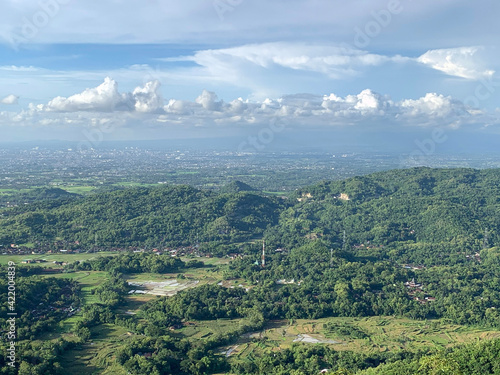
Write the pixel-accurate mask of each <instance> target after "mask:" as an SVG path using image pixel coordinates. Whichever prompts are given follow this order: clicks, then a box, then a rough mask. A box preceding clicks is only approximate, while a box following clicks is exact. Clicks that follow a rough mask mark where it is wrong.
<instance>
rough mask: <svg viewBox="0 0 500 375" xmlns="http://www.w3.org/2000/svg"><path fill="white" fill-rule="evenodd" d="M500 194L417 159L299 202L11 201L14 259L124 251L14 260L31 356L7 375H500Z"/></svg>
mask: <svg viewBox="0 0 500 375" xmlns="http://www.w3.org/2000/svg"><path fill="white" fill-rule="evenodd" d="M499 193H500V170H487V171H476V170H469V169H457V170H432V169H427V168H418V169H412V170H397V171H390V172H384V173H377V174H373V175H370V176H365V177H355V178H351V179H348V180H345V181H338V182H325V183H321V184H318V185H315V186H311V187H308V188H303V189H301V190H298V191H296V192H294V193H293V194H291V195H289V196H288V199H283V198H279V197H269V196H267V195H266V194H264V193H262V192H257V191H253V189H252V188H251V187H249V186H247V185H245V184H242V183H235V184H232V185H230V186H228V187H227V189H226V190H224V191H221V192H213V191H203V190H197V189H194V188H191V187H187V186H176V187H168V186H161V187H154V188H151V187H147V188H146V187H139V188H138V187H131V188H128V189H124V190H120V191H112V192H106V193H99V194H95V195H92V196H87V197H60V198H55V199H52V197H46V198H43V199H41V200H39V201H38V200H36V202H34V203H30V204H27V205H23V206H19V207H14V208H9V209H4V210H2V211H1V212H0V215H1V216H0V243H2V244H4V247H3V250H4V251H5V252H15V251H16V250H13V249H14V248H13V247H12V246H11V244H21V243H31V244H32V245H34V246H35V247H36V248H38V247H39V248H40V249H43V248H44V247H45V248H51V247H54V246H55V247H59V246H65V247H67V248H73V249H76V248H78V249H80V250H83V249H96V248H105V249H112V248H114V247H121V248H122V249H121V251H120V252H119V253H118V252H112V253H108V254H102V255H99V254H89V253H85V254H64V255H62V254H59V253H57V254H51V255H48V254H43V255H39V254H31V255H16V257H17V258H15V259H16V261H17V262H18V263H19V261H20V260H23V259H40V258H42V259H47V261H48V262H47V263H35V264H29V265H27V266H26V267H24V265H23V266H19V267H18V271H17V272H18V279H17V281H16V283H17V287H18V288H19V290H22V291H23V294H22V296H20V297H19V299H18V308H19V312H20V317H19V320H18V324H19V327H20V328H19V331H18V335H19V340H20V346H19V349H20V352H22V354H20V356H19V358H20V363H21V365H20V366H19V369H17V370H16V371H14V370H11V369H9V368H8V367H7V366H6V362H5V358H4V362H1V363H0V364H1V366H3V369H2V370H0V373H5V374H11V373H18V374H65V373H82V374H92V373H99V374H127V373H128V374H138V375H139V374H141V375H142V374H181V375H188V374H222V373H228V374H232V375H240V374H241V375H243V374H271V373H272V374H293V375H302V374H304V375H305V374H317V373H319V372H320V371H321V370H323V369H329V370H330V372H329V373H333V374H364V375H370V374H372V375H376V374H393V375H399V374H464V375H465V374H495V373H500V370H499V368H498V364H497V361H495V359H496V358H497V357H498V355H499V354H500V353H499V351H500V344H499V342H500V331H499V330H500V315H499V312H498V310H497V308H498V307H499V305H500V283H499V282H498V281H499V280H500V267H499V266H500V260H499V259H500V250H499V247H498V234H497V233H498V230H499V229H500V228H499V226H500V221H499V219H498V218H499V217H500V215H499V213H500V212H499V209H500V202H499V197H500V194H499ZM344 231H345V235H344ZM262 239H265V243H266V264H265V267H263V266H261V263H260V261H261V251H262V242H261V240H262ZM197 244H199V246H195V245H197ZM139 246H140V247H144V248H146V249H150V250H151V249H153V248H154V249H155V251H147V250H146V251H145V252H133V251H125V249H131V248H133V247H139ZM166 247H185V248H186V249H188V250H186V252H185V253H186V256H185V257H183V258H182V259H181V258H180V257H177V256H171V253H170V250H171V249H170V248H168V249H167V251H165V248H166ZM19 251H22V250H19ZM172 251H173V253H174V254H175V253H176V251H177V250H175V249H174V250H172ZM198 254H208V256H210V255H214V254H215V255H220V256H226V255H227V257H226V258H224V259H221V258H205V257H203V258H201V257H197V255H198ZM229 255H230V257H231V258H232V259H233V260H232V261H229ZM49 257H50V259H49ZM11 259H14V256H11V255H6V256H2V257H0V263H2V264H5V260H11ZM52 259H54V260H56V261H58V262H62V261H64V262H65V263H69V264H66V265H64V266H63V265H62V264H57V265H54V264H53V263H49V262H50V261H52ZM55 266H57V268H59V270H51V269H49V270H47V269H46V268H52V267H54V268H56V267H55ZM4 269H6V267H5V266H4ZM59 271H60V272H59ZM4 272H5V271H4ZM3 280H4V281H3V284H2V285H4V286H3V288H4V290H5V288H6V284H5V283H6V278H5V277H3ZM0 287H1V285H0ZM137 291H139V292H142V293H140V294H137ZM132 293H133V294H132ZM155 294H156V295H158V297H155V296H153V295H155ZM2 298H4V301H3V303H2V305H1V306H3V307H2V308H3V309H4V313H5V312H6V310H5V309H6V307H7V304H6V300H5V299H6V295H4V296H3V297H2ZM0 302H2V301H0ZM3 316H5V314H4V315H3ZM42 316H43V319H42V318H41V317H42ZM33 320H35V322H34V323H32V321H33ZM1 323H2V324H3V326H4V327H5V326H6V322H5V319H4V320H3V321H2V322H1ZM4 345H5V344H4ZM3 349H5V348H3Z"/></svg>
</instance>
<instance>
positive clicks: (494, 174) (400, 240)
mask: <svg viewBox="0 0 500 375" xmlns="http://www.w3.org/2000/svg"><path fill="white" fill-rule="evenodd" d="M499 192H500V170H498V169H492V170H473V169H430V168H414V169H407V170H393V171H388V172H380V173H375V174H372V175H368V176H362V177H354V178H350V179H347V180H343V181H333V182H324V183H320V184H317V185H314V186H309V187H306V188H303V189H300V190H298V191H296V192H294V193H293V194H291V196H289V197H287V199H283V198H278V197H274V196H269V195H267V194H264V193H262V192H257V191H252V189H251V187H249V186H248V185H246V184H243V183H233V184H231V185H230V186H228V187H227V188H226V189H224V190H223V191H220V192H218V193H217V192H212V191H203V190H198V189H195V188H192V187H188V186H182V185H180V186H161V187H154V188H130V189H125V190H120V191H113V192H107V193H100V194H95V195H91V196H87V197H81V198H78V199H76V198H75V197H72V199H67V197H66V198H65V199H58V200H49V201H43V202H41V203H33V204H27V205H22V206H18V207H14V208H10V209H4V210H2V211H0V215H1V216H0V245H1V244H3V245H9V244H12V243H15V244H25V243H35V244H40V245H42V244H49V243H54V242H55V241H56V240H57V241H59V242H60V243H61V246H64V247H74V248H80V247H83V248H84V249H88V248H90V247H93V246H97V247H100V248H105V247H111V246H145V247H150V248H151V247H159V246H180V245H193V244H196V243H205V244H209V243H219V244H230V243H235V242H240V241H246V240H249V239H252V238H255V237H262V236H265V237H266V238H268V239H269V240H270V241H271V242H272V244H273V245H276V246H281V247H293V246H297V245H303V244H305V243H307V242H308V241H309V240H314V239H318V238H321V239H323V240H325V241H326V242H328V243H329V244H330V245H331V246H334V247H336V248H339V247H342V246H344V245H348V246H355V245H362V244H364V245H368V244H370V245H371V246H379V247H382V246H389V247H392V250H393V253H398V256H400V257H406V258H407V261H408V262H417V263H423V262H425V261H428V260H429V258H428V255H429V254H431V253H434V254H436V253H440V254H442V256H441V258H443V259H441V261H442V262H447V261H449V259H448V258H449V257H452V256H453V254H451V251H452V249H451V247H453V248H455V249H456V248H460V249H461V251H465V252H473V251H474V250H478V249H481V247H482V245H483V243H484V242H485V241H488V244H487V245H493V244H496V243H497V241H498V234H497V233H498V229H499V227H500V215H498V213H499V212H500V202H499V199H500V198H499V197H500V194H499ZM344 231H345V232H346V236H345V237H344V234H343V233H344ZM485 237H487V238H485ZM396 245H397V246H396ZM396 247H397V250H396ZM416 248H418V249H419V251H418V253H420V254H425V256H421V257H415V256H414V255H412V254H413V253H416V252H415V249H416ZM387 252H390V250H389V249H388V250H387ZM432 261H435V260H434V259H433V260H432Z"/></svg>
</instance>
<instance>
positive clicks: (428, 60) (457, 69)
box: [417, 47, 495, 79]
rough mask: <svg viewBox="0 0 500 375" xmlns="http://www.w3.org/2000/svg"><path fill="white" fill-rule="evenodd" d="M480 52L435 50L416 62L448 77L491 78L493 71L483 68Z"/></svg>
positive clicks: (478, 48)
mask: <svg viewBox="0 0 500 375" xmlns="http://www.w3.org/2000/svg"><path fill="white" fill-rule="evenodd" d="M480 51H481V48H480V47H460V48H448V49H435V50H430V51H427V52H426V53H424V54H423V55H422V56H420V57H419V58H418V59H417V61H418V62H420V63H422V64H424V65H428V66H430V67H431V68H433V69H436V70H439V71H441V72H444V73H446V74H448V75H450V76H455V77H461V78H466V79H480V78H485V77H491V76H492V75H493V74H494V73H495V71H494V70H491V69H486V68H485V67H484V63H483V61H482V59H481V57H480V56H479V52H480Z"/></svg>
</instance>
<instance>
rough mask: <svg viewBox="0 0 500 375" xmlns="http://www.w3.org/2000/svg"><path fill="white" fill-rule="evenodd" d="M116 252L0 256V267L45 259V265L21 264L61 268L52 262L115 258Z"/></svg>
mask: <svg viewBox="0 0 500 375" xmlns="http://www.w3.org/2000/svg"><path fill="white" fill-rule="evenodd" d="M118 254H119V253H118V252H109V251H105V252H104V251H103V252H99V253H81V254H63V253H55V254H26V255H3V254H2V255H0V265H6V264H7V263H8V262H10V261H12V262H15V263H16V264H17V265H20V264H22V261H23V260H25V259H30V260H33V259H45V260H47V262H45V263H29V264H23V266H40V267H48V268H62V266H56V265H55V264H54V263H53V262H65V263H74V262H76V261H77V260H78V261H80V262H81V261H84V260H88V259H92V258H97V257H98V256H116V255H118Z"/></svg>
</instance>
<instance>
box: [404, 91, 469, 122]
mask: <svg viewBox="0 0 500 375" xmlns="http://www.w3.org/2000/svg"><path fill="white" fill-rule="evenodd" d="M400 107H401V108H402V109H403V111H404V114H405V115H407V116H422V115H426V116H432V117H438V118H444V117H447V116H453V117H456V116H467V115H469V114H473V113H474V112H473V111H472V110H471V111H468V110H467V109H466V107H465V105H464V104H463V103H462V102H460V101H458V100H453V99H452V98H451V97H449V96H448V97H445V96H443V95H438V94H436V93H428V94H427V95H425V96H424V97H423V98H420V99H417V100H412V99H406V100H403V101H402V102H401V103H400Z"/></svg>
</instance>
